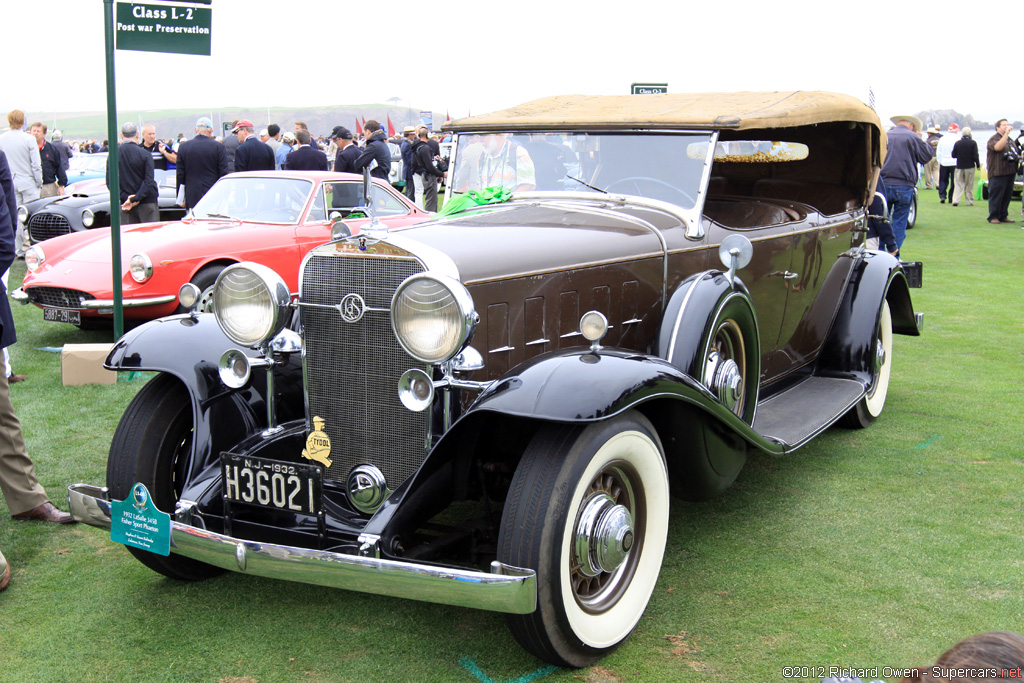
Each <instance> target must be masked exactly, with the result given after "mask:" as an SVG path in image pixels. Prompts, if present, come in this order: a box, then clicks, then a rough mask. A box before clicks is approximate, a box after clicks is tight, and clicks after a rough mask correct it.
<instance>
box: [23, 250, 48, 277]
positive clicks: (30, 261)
mask: <svg viewBox="0 0 1024 683" xmlns="http://www.w3.org/2000/svg"><path fill="white" fill-rule="evenodd" d="M45 260H46V254H44V253H43V248H42V247H40V246H39V245H38V244H37V245H35V246H34V247H29V248H28V251H26V252H25V267H26V268H28V270H29V272H30V273H34V272H36V271H37V270H39V268H40V267H41V266H42V265H43V261H45Z"/></svg>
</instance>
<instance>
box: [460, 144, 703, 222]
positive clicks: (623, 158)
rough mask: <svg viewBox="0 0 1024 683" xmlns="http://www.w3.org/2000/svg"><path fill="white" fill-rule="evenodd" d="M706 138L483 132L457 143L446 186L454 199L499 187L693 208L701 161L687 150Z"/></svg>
mask: <svg viewBox="0 0 1024 683" xmlns="http://www.w3.org/2000/svg"><path fill="white" fill-rule="evenodd" d="M710 138H711V136H710V134H708V133H690V134H673V133H615V134H612V133H488V134H469V133H463V134H462V135H460V136H459V141H458V147H457V149H456V157H457V158H456V163H455V170H454V173H453V177H452V180H451V184H452V190H453V192H454V193H455V194H456V195H458V194H462V193H465V192H468V191H470V190H480V189H484V188H488V187H504V188H506V189H508V190H511V191H512V192H529V191H532V190H541V191H569V192H602V191H603V192H609V193H615V194H629V195H636V196H639V197H647V198H650V199H659V200H662V201H666V202H671V203H673V204H676V205H678V206H681V207H683V208H692V207H693V206H695V204H696V197H697V192H698V190H699V188H700V180H701V174H702V172H703V170H704V159H703V158H701V159H693V158H691V157H690V156H689V155H688V154H687V149H688V148H689V147H690V146H691V145H694V144H700V143H703V144H704V145H705V149H706V145H707V144H708V142H709V140H710Z"/></svg>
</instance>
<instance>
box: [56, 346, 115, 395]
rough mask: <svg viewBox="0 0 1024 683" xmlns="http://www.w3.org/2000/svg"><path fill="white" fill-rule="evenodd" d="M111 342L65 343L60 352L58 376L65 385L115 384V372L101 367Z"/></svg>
mask: <svg viewBox="0 0 1024 683" xmlns="http://www.w3.org/2000/svg"><path fill="white" fill-rule="evenodd" d="M112 346H113V344H65V345H64V348H63V349H61V352H60V378H61V383H62V384H63V385H64V386H66V387H70V386H74V385H78V384H117V373H116V372H112V371H110V370H107V369H106V368H104V367H103V361H104V360H106V359H107V354H108V353H110V348H111V347H112Z"/></svg>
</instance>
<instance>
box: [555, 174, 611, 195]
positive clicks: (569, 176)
mask: <svg viewBox="0 0 1024 683" xmlns="http://www.w3.org/2000/svg"><path fill="white" fill-rule="evenodd" d="M565 177H566V178H568V179H569V180H575V181H576V182H577V183H579V184H580V185H583V186H585V187H589V188H590V189H591V190H593V191H594V192H600V193H601V194H608V190H602V189H601V188H600V187H594V186H593V185H591V184H590V183H587V182H584V181H582V180H580V179H579V178H574V177H572V176H571V175H569V174H568V173H566V174H565Z"/></svg>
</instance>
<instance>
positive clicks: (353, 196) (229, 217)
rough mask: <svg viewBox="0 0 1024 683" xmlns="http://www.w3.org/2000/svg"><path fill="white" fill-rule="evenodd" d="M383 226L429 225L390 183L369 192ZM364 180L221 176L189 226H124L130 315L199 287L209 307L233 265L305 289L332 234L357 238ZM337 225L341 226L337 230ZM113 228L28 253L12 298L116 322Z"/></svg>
mask: <svg viewBox="0 0 1024 683" xmlns="http://www.w3.org/2000/svg"><path fill="white" fill-rule="evenodd" d="M370 195H371V196H370V199H371V202H372V203H373V206H374V207H375V209H376V212H377V216H378V217H379V220H380V222H381V223H382V224H383V226H384V227H387V228H393V227H399V226H404V225H410V224H413V223H417V222H419V221H422V220H425V219H426V218H428V217H429V216H430V214H428V213H426V212H424V211H422V210H421V209H418V208H416V206H414V205H413V204H411V203H410V202H409V201H408V200H407V199H406V198H405V197H403V196H402V195H401V194H399V193H398V192H396V191H395V190H394V189H393V188H392V187H390V186H389V185H388V184H387V183H384V182H374V183H372V185H371V186H370ZM365 210H366V207H365V203H364V202H363V179H362V178H361V177H360V176H357V175H353V174H348V173H330V172H304V171H278V172H265V173H261V172H247V173H232V174H229V175H227V176H225V177H223V178H221V179H220V180H219V181H218V182H217V183H216V184H215V185H214V186H213V187H212V188H211V189H210V191H209V192H208V193H207V194H206V196H204V197H203V198H202V200H200V202H199V203H198V204H197V205H196V207H195V208H194V209H193V210H192V211H191V212H190V213H189V214H188V215H187V216H186V217H185V218H183V219H182V220H179V221H171V222H167V223H144V224H141V225H128V226H122V229H121V254H122V268H121V273H122V279H121V286H122V291H123V306H124V317H125V319H126V320H135V321H142V320H151V319H153V318H158V317H160V316H163V315H168V314H171V313H174V312H175V311H176V310H177V309H178V291H179V289H180V288H181V286H182V285H184V284H185V283H188V282H191V283H192V284H194V285H195V286H196V287H198V288H199V291H200V299H201V302H202V307H203V308H204V309H209V307H210V306H211V294H212V291H213V284H214V282H215V281H216V280H217V276H218V275H219V274H220V273H221V271H223V270H224V269H225V268H226V267H228V266H230V265H231V264H234V263H238V262H240V261H253V260H254V261H257V262H259V263H261V264H263V265H265V266H267V267H269V268H271V269H273V270H274V271H275V272H277V273H280V274H281V276H282V277H284V278H285V281H286V282H287V283H288V287H289V288H290V291H296V290H297V289H298V272H299V263H300V262H301V261H302V259H303V257H304V256H305V255H306V252H308V251H309V250H310V249H311V248H313V247H314V246H317V245H319V244H323V243H324V242H327V241H329V240H330V239H331V235H332V233H334V234H336V235H337V234H349V233H351V234H358V233H359V232H360V230H362V229H363V228H365V227H366V226H367V225H368V223H369V222H370V221H369V219H368V218H366V215H365ZM332 218H333V219H338V220H337V222H336V223H335V222H334V221H333V220H332ZM110 259H111V243H110V229H109V228H96V229H93V230H86V231H83V232H73V233H71V234H67V235H62V236H59V237H54V238H52V239H49V240H46V241H45V242H40V243H38V244H36V245H35V246H33V247H31V248H30V249H29V250H28V251H27V252H26V254H25V263H26V266H27V268H28V273H27V274H26V276H25V280H24V282H23V283H22V286H21V287H20V288H18V289H16V290H14V292H12V294H11V296H12V298H14V299H15V300H16V301H19V302H21V303H26V304H27V303H32V304H35V305H36V306H38V307H40V308H42V309H43V319H44V320H49V321H55V322H70V323H72V324H82V323H84V322H89V321H92V322H95V321H97V320H101V319H104V318H106V319H110V318H111V317H112V314H113V305H114V302H113V284H112V279H111V266H110Z"/></svg>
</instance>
